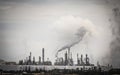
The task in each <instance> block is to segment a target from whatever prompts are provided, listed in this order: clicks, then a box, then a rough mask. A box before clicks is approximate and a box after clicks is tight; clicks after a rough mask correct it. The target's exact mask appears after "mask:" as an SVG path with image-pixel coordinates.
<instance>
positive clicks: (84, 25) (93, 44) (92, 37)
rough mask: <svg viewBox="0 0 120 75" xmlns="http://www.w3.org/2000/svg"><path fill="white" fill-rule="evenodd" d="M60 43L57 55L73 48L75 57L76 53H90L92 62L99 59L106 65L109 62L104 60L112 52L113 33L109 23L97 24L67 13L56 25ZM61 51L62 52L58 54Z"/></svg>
mask: <svg viewBox="0 0 120 75" xmlns="http://www.w3.org/2000/svg"><path fill="white" fill-rule="evenodd" d="M54 27H55V28H54V29H56V31H55V32H57V33H56V34H57V37H58V41H59V43H61V44H59V46H58V47H59V48H57V50H56V51H57V52H56V56H60V55H61V53H62V52H64V51H65V50H66V49H68V48H71V52H72V53H73V58H74V59H76V56H75V55H76V53H79V54H86V53H87V54H88V55H89V56H90V59H91V60H90V61H91V63H94V64H96V62H97V61H99V62H100V64H102V65H104V64H106V63H109V61H108V59H109V58H108V59H106V60H103V58H105V57H106V56H107V55H109V53H110V43H111V41H112V33H111V29H110V28H109V25H106V26H104V27H103V26H102V25H95V24H94V21H93V22H92V21H90V20H89V19H83V18H81V17H79V16H73V15H67V16H62V17H61V18H59V19H57V20H56V22H55V25H54ZM58 53H60V54H58Z"/></svg>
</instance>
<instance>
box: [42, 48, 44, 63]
mask: <svg viewBox="0 0 120 75" xmlns="http://www.w3.org/2000/svg"><path fill="white" fill-rule="evenodd" d="M42 61H43V64H44V48H42Z"/></svg>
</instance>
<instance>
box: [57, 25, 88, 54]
mask: <svg viewBox="0 0 120 75" xmlns="http://www.w3.org/2000/svg"><path fill="white" fill-rule="evenodd" d="M86 32H87V30H86V29H85V28H84V27H80V29H79V30H78V32H77V34H76V39H77V40H74V41H73V42H72V43H71V44H69V45H65V46H63V47H62V48H61V49H59V50H58V52H60V51H62V50H65V49H67V48H71V47H73V46H74V45H76V44H78V43H79V42H80V41H81V40H82V38H83V37H84V35H85V34H86Z"/></svg>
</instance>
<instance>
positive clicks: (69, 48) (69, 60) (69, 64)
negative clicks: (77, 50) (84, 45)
mask: <svg viewBox="0 0 120 75" xmlns="http://www.w3.org/2000/svg"><path fill="white" fill-rule="evenodd" d="M68 65H70V47H69V48H68Z"/></svg>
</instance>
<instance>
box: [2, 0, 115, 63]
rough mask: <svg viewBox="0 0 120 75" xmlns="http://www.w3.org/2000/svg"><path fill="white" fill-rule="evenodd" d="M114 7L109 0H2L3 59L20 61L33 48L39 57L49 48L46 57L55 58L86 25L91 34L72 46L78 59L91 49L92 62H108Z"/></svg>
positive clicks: (32, 50) (33, 52)
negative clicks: (43, 50) (106, 58)
mask: <svg viewBox="0 0 120 75" xmlns="http://www.w3.org/2000/svg"><path fill="white" fill-rule="evenodd" d="M113 4H114V3H113ZM113 7H114V5H112V4H110V2H109V1H106V0H0V59H4V60H6V61H16V62H18V61H19V60H20V59H25V58H26V57H27V56H28V55H29V52H32V55H33V56H35V57H36V60H38V56H42V55H41V53H42V52H41V51H42V48H45V60H46V59H47V58H49V59H50V60H51V61H52V62H53V61H54V60H55V54H56V52H57V50H59V49H60V48H61V47H63V46H64V45H66V44H69V43H70V42H71V41H73V40H74V39H75V34H76V32H77V30H78V29H79V28H80V27H81V26H82V27H84V28H86V29H87V31H88V34H86V35H85V36H84V37H83V39H82V41H81V42H80V43H79V44H77V45H75V46H73V47H72V48H71V52H72V53H73V58H74V61H75V62H76V57H77V55H76V54H77V53H79V54H83V55H84V56H85V54H86V53H87V54H88V56H89V57H90V62H91V63H96V62H97V61H99V62H100V63H101V64H103V63H105V64H107V63H109V62H108V60H106V61H103V60H105V59H104V58H105V57H106V56H109V55H110V43H111V41H112V40H113V39H114V36H113V34H112V29H111V22H110V21H109V19H111V18H112V17H113V16H112V14H113V12H112V8H113ZM65 51H66V50H64V51H61V52H60V53H59V55H58V56H59V57H60V56H63V57H64V52H65ZM79 56H80V55H79Z"/></svg>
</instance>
